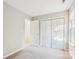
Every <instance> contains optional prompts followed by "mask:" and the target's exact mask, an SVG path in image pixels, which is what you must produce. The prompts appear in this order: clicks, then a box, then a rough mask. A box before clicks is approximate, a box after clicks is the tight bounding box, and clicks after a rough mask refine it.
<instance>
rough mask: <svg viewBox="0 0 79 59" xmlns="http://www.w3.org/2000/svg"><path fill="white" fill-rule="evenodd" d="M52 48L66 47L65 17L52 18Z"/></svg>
mask: <svg viewBox="0 0 79 59" xmlns="http://www.w3.org/2000/svg"><path fill="white" fill-rule="evenodd" d="M52 48H58V49H63V48H64V19H56V20H52Z"/></svg>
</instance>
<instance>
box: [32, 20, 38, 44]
mask: <svg viewBox="0 0 79 59" xmlns="http://www.w3.org/2000/svg"><path fill="white" fill-rule="evenodd" d="M31 37H32V38H31V39H32V43H33V45H39V20H34V21H31Z"/></svg>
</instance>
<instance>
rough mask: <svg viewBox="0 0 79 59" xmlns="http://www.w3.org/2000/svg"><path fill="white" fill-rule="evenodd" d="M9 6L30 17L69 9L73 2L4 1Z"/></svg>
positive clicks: (52, 0)
mask: <svg viewBox="0 0 79 59" xmlns="http://www.w3.org/2000/svg"><path fill="white" fill-rule="evenodd" d="M4 2H6V3H7V4H9V5H11V6H13V7H15V8H17V9H18V10H20V11H22V12H24V13H26V14H28V15H30V16H38V15H43V14H48V13H53V12H59V11H63V10H66V9H68V7H69V6H70V5H71V3H72V0H66V1H65V2H64V3H63V2H62V0H4Z"/></svg>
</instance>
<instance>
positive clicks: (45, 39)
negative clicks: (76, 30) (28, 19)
mask: <svg viewBox="0 0 79 59" xmlns="http://www.w3.org/2000/svg"><path fill="white" fill-rule="evenodd" d="M50 43H51V21H50V20H41V21H40V46H42V47H51V45H50Z"/></svg>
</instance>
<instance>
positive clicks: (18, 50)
mask: <svg viewBox="0 0 79 59" xmlns="http://www.w3.org/2000/svg"><path fill="white" fill-rule="evenodd" d="M24 48H25V47H23V48H20V49H17V50H16V51H13V52H11V53H9V54H8V55H6V56H4V57H3V59H5V58H7V57H9V56H11V55H13V54H15V53H18V52H20V51H21V50H23V49H24Z"/></svg>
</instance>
